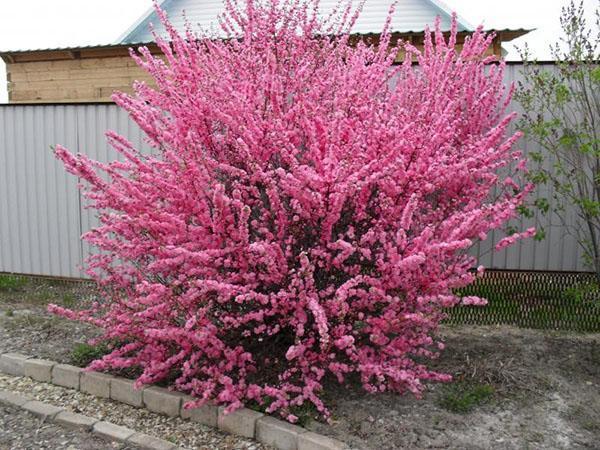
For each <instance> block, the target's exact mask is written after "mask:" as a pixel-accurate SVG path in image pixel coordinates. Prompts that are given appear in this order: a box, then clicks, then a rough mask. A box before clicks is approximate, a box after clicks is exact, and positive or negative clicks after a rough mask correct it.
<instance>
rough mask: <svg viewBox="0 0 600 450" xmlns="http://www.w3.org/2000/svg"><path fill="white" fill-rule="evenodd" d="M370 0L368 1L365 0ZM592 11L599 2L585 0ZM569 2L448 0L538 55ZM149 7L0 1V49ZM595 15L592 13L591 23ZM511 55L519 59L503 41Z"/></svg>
mask: <svg viewBox="0 0 600 450" xmlns="http://www.w3.org/2000/svg"><path fill="white" fill-rule="evenodd" d="M367 1H369V0H367ZM584 1H585V4H586V7H587V10H588V11H589V12H590V15H593V14H592V12H593V8H594V6H595V5H598V4H600V1H599V0H584ZM567 2H568V0H502V1H498V0H492V1H489V0H445V2H444V3H446V5H448V6H449V7H450V8H451V9H453V10H455V11H457V12H458V14H459V15H461V16H462V17H464V18H465V19H466V20H468V21H469V22H470V23H472V24H474V25H477V24H480V23H483V25H484V26H485V28H486V29H491V28H495V29H503V28H526V29H535V31H533V32H531V33H529V34H528V35H527V36H524V37H522V38H520V39H518V40H515V41H514V42H515V44H516V45H520V46H522V45H524V44H525V43H527V44H528V45H529V47H530V48H531V49H532V51H533V54H534V55H535V56H536V57H537V58H538V59H548V58H549V56H550V54H549V52H548V45H549V44H550V43H551V42H553V41H554V40H556V36H557V35H558V32H559V30H560V26H559V22H558V18H559V15H560V10H561V6H563V5H565V4H566V3H567ZM150 6H151V0H85V1H82V0H18V1H15V0H0V50H15V49H35V48H52V47H77V46H82V45H98V44H106V43H111V42H113V41H115V40H116V39H117V38H118V37H119V36H120V35H121V33H123V31H125V30H126V29H127V28H128V27H129V26H130V25H131V24H132V23H133V22H134V21H135V20H136V19H137V18H138V17H139V16H141V15H142V14H143V13H144V12H145V11H146V10H147V9H148V8H149V7H150ZM592 19H593V17H590V21H592ZM505 48H506V49H507V50H508V51H509V53H508V56H507V59H512V60H514V59H518V52H516V51H514V45H510V44H508V45H505ZM5 77H6V69H5V67H4V63H3V62H1V61H0V102H6V101H7V93H6V89H5V88H4V87H5V86H6V78H5Z"/></svg>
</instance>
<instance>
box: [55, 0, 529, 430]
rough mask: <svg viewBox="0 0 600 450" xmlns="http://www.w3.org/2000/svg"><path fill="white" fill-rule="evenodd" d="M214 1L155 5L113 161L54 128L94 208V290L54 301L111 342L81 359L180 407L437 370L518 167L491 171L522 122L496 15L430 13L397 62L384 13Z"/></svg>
mask: <svg viewBox="0 0 600 450" xmlns="http://www.w3.org/2000/svg"><path fill="white" fill-rule="evenodd" d="M225 3H226V10H227V12H226V14H225V15H224V16H223V17H222V20H221V24H222V28H223V33H224V34H225V35H226V36H227V37H229V39H225V40H215V39H211V36H209V35H206V34H202V32H200V34H199V35H198V36H196V35H194V34H193V32H192V31H188V33H187V34H186V35H183V36H182V35H179V34H178V33H177V32H176V31H175V30H174V28H173V27H172V26H171V24H170V23H169V22H168V20H167V18H166V17H165V14H164V13H163V11H161V10H160V9H158V8H157V13H158V16H159V18H160V20H161V21H162V23H163V24H164V28H165V29H166V30H167V33H168V38H160V37H157V39H156V40H157V45H158V46H159V48H160V49H161V50H162V52H163V54H164V55H162V56H161V57H159V56H158V55H154V54H153V53H152V52H151V51H150V50H149V49H147V48H145V47H140V48H138V49H137V50H132V52H131V54H132V57H133V58H134V60H135V61H136V63H137V64H138V65H139V66H140V67H141V68H142V69H144V70H145V71H146V72H147V74H148V75H149V77H151V78H152V79H153V81H154V84H149V83H146V82H137V83H135V86H134V90H135V93H134V94H133V95H127V94H124V93H118V94H115V96H114V100H115V102H116V103H117V104H118V105H119V106H121V107H122V108H124V109H125V110H126V111H127V112H128V113H129V114H130V116H131V118H132V120H133V121H134V122H135V123H136V124H137V125H138V126H139V127H140V129H141V130H143V132H144V133H145V135H146V137H147V141H148V143H149V144H150V146H151V147H152V148H153V149H154V151H153V153H152V154H142V153H141V152H140V151H139V150H138V149H135V148H134V147H133V146H132V145H131V144H130V143H129V142H127V140H126V139H124V138H122V137H120V136H118V135H116V134H115V133H109V134H108V140H109V143H110V144H111V146H112V147H113V148H114V149H115V151H116V152H117V153H118V154H119V155H120V156H121V157H120V160H117V159H116V158H115V161H113V162H110V163H101V162H97V161H91V160H89V159H88V158H86V157H85V156H83V155H73V154H71V153H69V152H68V151H67V150H66V149H65V148H63V147H61V146H58V147H57V149H56V157H57V158H58V159H59V160H61V161H62V163H63V164H64V166H65V168H66V170H67V171H69V172H70V173H72V174H74V175H75V176H77V177H79V178H80V179H81V180H83V182H84V184H85V186H84V187H83V189H84V192H85V195H86V197H87V199H88V203H89V205H90V206H91V207H92V208H95V209H96V210H97V212H98V216H99V219H100V225H99V226H98V227H96V228H95V229H93V230H91V231H90V232H88V233H86V235H85V237H84V238H85V239H86V240H87V242H88V243H89V244H90V245H91V246H93V247H95V248H96V250H97V251H95V252H94V254H93V255H91V256H90V257H89V260H88V265H87V273H88V274H89V275H90V276H91V277H93V278H94V279H95V280H96V281H97V283H98V286H99V288H100V290H101V292H102V294H103V295H102V300H101V301H98V302H97V303H96V304H95V305H94V306H93V307H92V308H90V309H89V310H86V311H80V312H74V311H70V310H67V309H64V308H60V307H58V306H51V307H50V310H51V311H52V312H54V313H57V314H61V315H63V316H65V317H68V318H70V319H73V320H81V321H86V322H89V323H91V324H93V325H95V326H97V327H99V328H100V329H101V331H102V336H101V337H100V338H99V341H105V342H107V343H110V345H111V346H112V347H111V348H113V351H112V352H111V353H110V354H109V355H107V356H105V357H104V358H102V359H100V360H98V361H95V362H94V363H92V365H91V366H90V367H92V368H94V369H97V370H106V369H110V368H119V369H120V368H137V369H139V370H140V371H141V376H140V377H139V378H138V380H137V383H138V384H147V383H156V382H160V381H168V382H169V383H171V384H172V387H173V388H175V389H177V390H179V391H182V392H186V393H189V394H191V395H192V396H193V397H195V399H194V401H192V402H189V403H188V404H187V405H186V407H192V406H198V405H202V404H205V403H208V402H212V403H217V404H222V405H226V407H227V412H231V411H233V410H235V409H236V408H239V407H241V406H242V405H243V404H244V403H245V402H248V401H250V400H252V401H255V402H257V403H258V404H263V405H265V408H266V410H267V412H277V413H278V414H280V415H281V416H282V417H284V418H287V419H288V420H289V421H292V422H293V421H295V420H296V415H295V414H294V409H295V408H297V407H299V406H301V405H303V404H304V403H310V404H312V405H314V407H315V408H316V409H317V410H318V411H319V412H320V413H321V414H322V415H323V416H324V417H328V415H329V411H328V409H327V406H326V405H325V404H324V402H323V400H322V391H323V387H324V381H325V379H327V378H331V379H333V380H337V381H338V382H339V383H344V382H345V379H346V378H347V377H349V376H354V377H357V378H358V379H360V380H361V382H362V385H363V387H364V389H365V390H367V391H369V392H386V391H389V392H397V393H402V392H406V391H409V392H412V393H413V394H415V395H416V396H419V395H420V394H421V392H422V390H423V389H424V383H425V382H427V381H448V380H449V379H450V376H449V375H445V374H440V373H436V372H434V371H432V370H430V369H429V368H428V367H427V366H426V365H425V362H424V361H425V360H426V359H427V358H433V357H435V356H436V355H437V353H438V350H439V349H441V348H442V347H443V346H442V344H441V343H440V342H439V339H438V338H437V337H436V336H437V335H436V333H435V331H436V329H437V326H438V324H439V321H440V320H441V319H442V318H443V317H444V314H445V311H446V309H447V308H451V307H453V306H456V305H457V304H459V303H460V302H461V299H460V298H458V297H457V296H455V295H454V294H453V292H454V290H455V289H458V288H461V287H464V286H466V285H467V284H469V283H471V282H472V281H473V280H474V279H475V277H476V274H475V273H473V272H472V271H471V268H472V267H474V265H475V261H474V260H473V258H472V257H470V256H469V254H468V252H467V250H468V249H469V247H471V246H472V245H473V243H474V242H476V241H477V239H484V238H485V237H486V236H487V235H488V234H490V231H493V230H496V229H500V228H502V227H503V226H504V225H506V223H507V221H509V220H511V219H513V218H515V217H516V211H517V209H518V206H519V205H521V204H522V203H523V201H524V199H525V196H526V195H527V193H528V192H530V191H531V189H532V186H530V185H527V184H525V183H524V180H523V178H522V176H523V174H522V173H521V174H520V175H519V174H516V175H512V178H510V182H509V183H507V184H505V183H503V182H502V181H501V179H499V175H498V171H499V170H500V169H502V171H503V173H504V172H505V171H506V170H508V169H509V168H510V167H511V163H512V161H513V158H514V157H516V156H515V155H513V153H512V148H513V146H514V144H515V142H516V140H517V139H518V138H519V136H520V135H519V134H518V133H517V134H512V135H511V134H509V131H508V130H509V126H510V124H511V121H512V120H513V118H514V115H510V114H509V115H506V113H505V110H504V109H505V107H506V105H507V102H508V100H509V95H506V94H507V92H508V94H509V93H510V91H506V90H505V87H504V86H503V84H502V79H503V78H502V76H503V69H504V63H503V62H499V63H498V62H496V61H494V59H493V58H487V57H486V56H485V55H486V52H487V49H488V48H489V46H490V45H491V44H492V39H493V38H492V36H491V35H487V34H485V33H484V32H482V29H481V28H479V29H478V30H477V31H476V32H474V33H473V34H472V35H471V36H470V38H469V39H468V40H467V41H465V43H464V45H462V48H461V50H460V51H458V50H456V49H455V42H456V37H457V34H456V26H457V24H456V19H454V21H453V24H452V29H453V31H452V32H451V33H450V35H449V37H445V36H444V33H442V31H441V29H440V24H439V22H438V23H437V24H436V27H435V30H434V31H433V32H432V33H429V32H428V33H426V34H425V44H424V48H423V50H422V51H420V50H418V49H416V48H415V47H412V46H410V45H407V46H405V48H404V49H405V50H406V53H407V57H406V59H405V62H404V63H403V64H400V65H396V64H395V59H396V55H397V54H398V52H399V51H401V50H403V48H402V47H403V46H404V44H402V43H399V47H396V48H394V47H393V45H394V44H393V42H394V40H393V39H392V36H391V34H390V33H389V30H388V29H387V28H386V29H384V30H382V34H381V38H380V40H379V41H378V45H371V44H370V43H369V42H360V43H358V44H357V43H356V42H355V40H354V38H352V39H351V32H350V30H351V27H352V25H353V23H354V22H355V20H356V16H355V15H354V12H353V10H352V8H351V6H348V5H350V3H342V4H341V5H340V7H341V8H342V9H341V10H342V11H346V14H342V15H341V16H340V17H342V19H339V18H338V19H335V18H332V19H330V21H329V22H324V21H323V20H317V19H315V18H314V16H313V13H312V9H311V7H312V6H317V4H318V2H317V1H316V0H308V3H309V6H311V7H308V8H301V7H296V8H291V7H290V5H298V3H297V2H280V1H272V2H271V1H269V2H256V1H253V0H248V1H247V2H240V3H238V2H236V1H233V0H226V2H225ZM238 5H239V6H238ZM413 61H414V62H417V63H418V68H416V67H415V66H414V65H413ZM519 168H522V167H521V164H519ZM492 193H498V194H499V195H491V194H492ZM533 233H534V230H533V231H532V229H530V230H527V231H526V232H524V233H521V234H518V233H517V234H516V235H513V236H510V237H507V238H505V239H503V240H502V241H500V243H499V244H498V247H499V248H503V247H504V246H506V245H510V244H512V243H514V242H515V241H516V240H517V239H519V238H522V237H527V236H531V235H532V234H533ZM462 303H463V304H481V303H482V300H481V299H478V298H474V297H467V298H465V299H462ZM266 405H268V407H267V406H266Z"/></svg>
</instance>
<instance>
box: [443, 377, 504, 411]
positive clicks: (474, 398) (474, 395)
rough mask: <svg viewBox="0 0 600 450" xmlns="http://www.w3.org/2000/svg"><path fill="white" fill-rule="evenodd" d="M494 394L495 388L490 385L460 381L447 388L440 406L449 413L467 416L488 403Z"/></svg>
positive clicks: (444, 390)
mask: <svg viewBox="0 0 600 450" xmlns="http://www.w3.org/2000/svg"><path fill="white" fill-rule="evenodd" d="M494 392H495V391H494V388H493V387H492V386H490V385H489V384H480V383H467V382H465V381H460V382H458V383H453V384H450V385H448V386H445V389H443V392H442V394H441V396H440V398H439V405H440V406H441V407H442V408H444V409H446V410H448V411H451V412H455V413H460V414H466V413H469V412H471V411H473V410H474V409H475V408H477V407H478V406H481V405H483V404H485V403H488V402H489V401H490V400H491V399H492V398H493V396H494Z"/></svg>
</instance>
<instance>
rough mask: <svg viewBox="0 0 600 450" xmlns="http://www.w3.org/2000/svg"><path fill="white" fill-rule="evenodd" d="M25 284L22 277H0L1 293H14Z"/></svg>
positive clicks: (4, 275)
mask: <svg viewBox="0 0 600 450" xmlns="http://www.w3.org/2000/svg"><path fill="white" fill-rule="evenodd" d="M26 284H27V280H26V279H25V278H24V277H19V276H16V275H7V274H1V275H0V291H1V292H16V291H20V290H21V289H22V288H23V287H24V286H25V285H26Z"/></svg>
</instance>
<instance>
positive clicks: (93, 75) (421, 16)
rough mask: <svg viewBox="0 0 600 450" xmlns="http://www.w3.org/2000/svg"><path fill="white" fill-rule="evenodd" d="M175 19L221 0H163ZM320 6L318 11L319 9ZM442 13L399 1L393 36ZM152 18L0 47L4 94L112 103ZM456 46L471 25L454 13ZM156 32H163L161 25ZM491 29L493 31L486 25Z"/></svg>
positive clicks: (374, 21)
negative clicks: (71, 37)
mask: <svg viewBox="0 0 600 450" xmlns="http://www.w3.org/2000/svg"><path fill="white" fill-rule="evenodd" d="M335 3H336V0H322V2H321V8H322V13H323V14H327V13H328V11H329V10H330V9H331V8H333V5H334V4H335ZM391 3H392V0H369V1H368V2H367V3H366V4H365V6H364V9H363V11H362V14H361V16H360V18H359V20H358V21H357V23H356V25H355V27H354V28H353V31H355V33H356V36H357V37H358V38H366V37H370V38H372V39H377V34H376V33H377V31H379V30H381V28H382V26H383V22H384V21H385V18H386V16H387V12H388V10H389V7H390V5H391ZM162 7H163V8H164V9H165V10H166V11H167V13H168V14H169V17H170V18H171V20H172V21H173V24H174V25H175V26H176V27H177V28H178V29H183V27H184V25H185V24H184V20H183V18H182V17H183V15H182V12H183V11H184V10H185V12H186V17H187V19H188V20H189V21H190V23H192V24H195V25H198V26H200V27H203V28H205V29H209V28H211V27H214V24H215V22H216V19H217V16H218V15H219V14H220V13H221V12H222V11H223V2H222V0H163V2H162ZM320 11H321V10H320ZM437 17H440V19H441V24H442V27H443V29H446V30H447V29H449V27H450V20H451V19H450V18H451V13H450V11H449V10H448V9H447V7H445V6H444V5H443V4H442V3H440V2H438V1H436V0H400V1H399V2H398V4H397V7H396V11H395V16H394V21H393V32H394V36H395V38H397V39H402V40H407V41H410V42H411V43H413V44H414V45H416V46H417V47H419V46H420V45H422V42H423V31H424V29H425V27H426V26H427V25H431V24H433V23H434V21H435V20H436V18H437ZM150 23H155V24H157V23H158V20H157V18H156V15H155V13H154V11H153V10H149V11H148V12H147V13H145V14H144V15H143V16H142V17H140V18H139V19H138V20H137V21H136V22H135V23H134V24H132V26H131V27H130V28H129V29H128V30H127V31H125V32H124V33H123V35H122V36H121V37H120V38H119V39H118V41H117V42H116V43H112V44H109V45H97V46H88V47H78V48H54V49H37V50H12V51H2V52H0V57H2V59H3V60H4V61H5V63H6V70H7V82H8V99H9V102H10V103H73V102H110V101H111V100H110V97H111V94H112V93H113V91H115V90H120V91H125V92H130V91H131V85H132V83H133V81H134V80H149V77H148V76H147V75H146V74H145V73H144V72H143V71H141V70H140V69H139V68H138V67H137V66H136V64H135V62H134V61H133V60H132V59H131V57H130V56H129V48H130V47H137V46H140V45H145V46H147V47H149V48H150V50H151V51H153V52H155V53H158V52H159V50H158V48H157V47H156V45H154V44H153V43H152V35H151V33H150V31H149V25H150ZM458 25H459V36H458V44H457V45H458V46H460V45H461V44H462V42H464V39H465V37H466V36H467V35H468V34H469V33H470V32H471V30H472V29H473V27H472V26H471V25H470V24H468V23H467V22H466V21H465V20H464V19H462V18H460V17H459V18H458ZM156 30H157V32H158V33H162V32H164V30H163V29H162V28H161V26H160V24H158V26H157V28H156ZM490 31H493V30H490ZM527 32H528V30H523V29H519V30H508V29H506V30H498V31H496V37H495V39H494V44H493V46H492V48H491V49H490V53H495V54H497V55H501V54H502V43H503V42H508V41H511V40H513V39H515V38H517V37H520V36H522V35H524V34H526V33H527Z"/></svg>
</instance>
